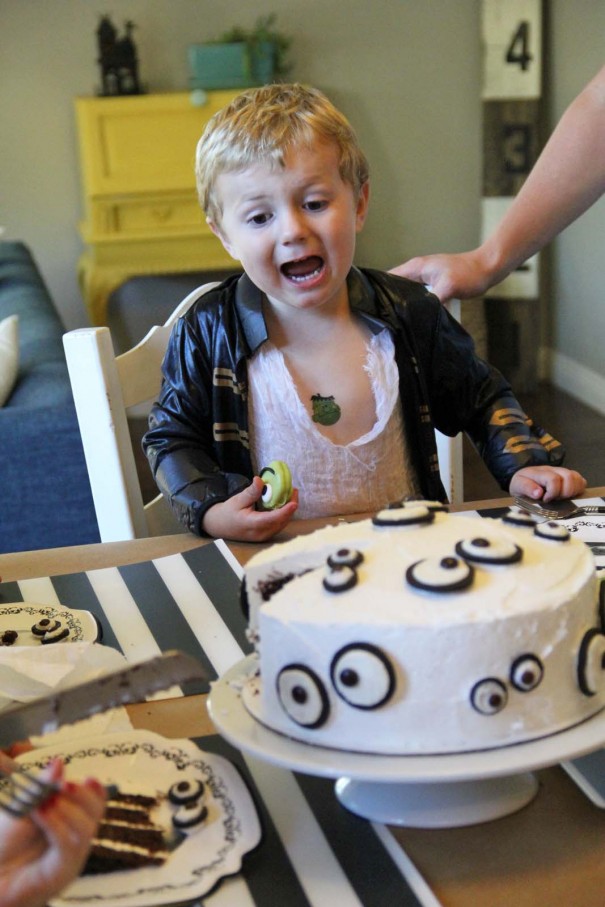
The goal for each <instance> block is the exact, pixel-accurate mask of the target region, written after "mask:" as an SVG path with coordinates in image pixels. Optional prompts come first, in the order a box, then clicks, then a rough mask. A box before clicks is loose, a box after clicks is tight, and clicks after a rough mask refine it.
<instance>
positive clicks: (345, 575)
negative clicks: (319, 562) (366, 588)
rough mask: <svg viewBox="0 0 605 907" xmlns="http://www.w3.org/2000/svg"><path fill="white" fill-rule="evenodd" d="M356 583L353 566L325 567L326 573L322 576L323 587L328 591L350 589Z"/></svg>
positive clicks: (355, 573)
mask: <svg viewBox="0 0 605 907" xmlns="http://www.w3.org/2000/svg"><path fill="white" fill-rule="evenodd" d="M356 583H357V572H356V571H355V570H354V569H353V567H346V566H342V567H340V566H338V567H330V566H328V567H327V568H326V574H325V576H324V578H323V585H324V589H327V590H328V592H346V591H347V589H352V588H353V586H355V585H356Z"/></svg>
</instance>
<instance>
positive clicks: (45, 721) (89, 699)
mask: <svg viewBox="0 0 605 907" xmlns="http://www.w3.org/2000/svg"><path fill="white" fill-rule="evenodd" d="M206 679H207V674H206V671H205V670H204V668H203V667H202V665H201V664H200V662H199V661H197V660H196V659H195V658H193V657H192V656H191V655H186V654H185V653H184V652H178V651H176V650H173V651H169V652H165V653H164V654H163V655H158V656H156V657H155V658H150V659H149V660H147V661H141V662H137V663H136V664H132V665H129V666H128V667H126V668H121V669H120V670H118V671H112V672H110V673H107V674H103V675H102V676H101V677H96V678H95V679H94V680H87V681H85V682H84V683H79V684H76V685H75V686H72V687H66V688H65V689H63V690H60V691H57V692H56V693H50V694H48V695H47V696H40V697H39V698H38V699H33V700H32V701H31V702H28V703H24V704H23V705H16V706H11V707H10V708H8V709H6V710H5V711H3V712H0V747H7V746H10V744H11V743H14V742H15V741H17V740H26V739H28V738H29V737H31V736H33V735H35V734H44V733H49V732H50V731H55V730H56V729H57V728H58V727H61V726H62V725H64V724H72V723H73V722H74V721H79V720H80V719H81V718H88V717H89V716H90V715H96V714H99V713H100V712H105V711H107V709H111V708H115V707H117V706H120V705H126V704H127V703H129V702H142V701H144V699H145V697H146V696H147V695H148V694H149V693H154V692H156V691H158V690H165V689H167V688H168V687H171V686H174V685H175V684H181V683H186V682H187V681H190V680H206Z"/></svg>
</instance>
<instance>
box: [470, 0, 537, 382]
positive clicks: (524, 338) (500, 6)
mask: <svg viewBox="0 0 605 907" xmlns="http://www.w3.org/2000/svg"><path fill="white" fill-rule="evenodd" d="M482 41H483V61H484V62H483V82H482V92H481V97H482V100H483V201H482V224H481V232H482V239H483V238H485V237H486V236H488V235H489V234H490V233H491V232H492V230H493V228H494V227H495V226H496V224H497V223H498V221H499V220H500V219H501V218H502V216H503V214H504V213H505V211H506V209H507V207H508V206H509V205H510V204H511V202H512V200H513V198H514V196H515V195H516V194H517V192H518V191H519V189H520V188H521V185H522V184H523V181H524V180H525V178H526V176H527V174H528V173H529V171H530V170H531V169H532V167H533V165H534V163H535V161H536V159H537V157H538V154H539V153H540V134H539V127H540V115H541V101H540V97H541V93H542V0H482ZM538 264H539V256H537V255H536V256H534V257H533V258H531V259H530V260H529V261H527V262H525V263H524V264H522V265H521V266H520V267H519V268H518V269H517V270H516V271H514V272H513V273H512V274H510V275H509V276H508V277H507V278H506V279H505V280H503V281H502V283H500V284H498V285H497V286H495V287H492V288H491V289H490V290H488V292H487V294H486V296H487V297H489V298H494V299H498V300H499V302H500V303H501V302H504V301H506V300H511V301H512V300H515V302H514V303H512V302H511V303H510V304H509V305H508V306H503V305H500V306H498V305H497V304H496V303H495V302H494V304H493V305H490V306H489V311H488V333H489V334H490V350H489V356H490V359H492V361H493V362H494V364H495V365H498V366H499V367H500V368H501V369H502V371H504V373H505V374H506V376H507V377H508V378H509V379H511V380H512V381H513V384H514V386H515V389H517V390H533V389H534V385H535V383H536V380H537V378H536V371H537V368H536V352H535V347H536V345H537V340H536V336H535V335H536V333H537V323H538V322H537V319H538V297H539V271H538ZM521 301H524V302H525V303H529V305H521ZM530 301H531V302H530ZM494 324H495V328H494ZM492 335H493V336H495V337H497V338H498V342H497V345H493V344H492V343H491V336H492ZM492 347H493V348H492Z"/></svg>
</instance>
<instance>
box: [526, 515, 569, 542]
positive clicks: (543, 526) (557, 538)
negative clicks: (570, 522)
mask: <svg viewBox="0 0 605 907" xmlns="http://www.w3.org/2000/svg"><path fill="white" fill-rule="evenodd" d="M534 535H538V536H540V538H541V539H551V540H552V541H553V542H567V541H569V539H570V538H571V534H570V532H569V529H568V528H567V526H562V525H561V523H557V522H556V520H550V522H548V523H538V525H537V526H536V528H535V529H534Z"/></svg>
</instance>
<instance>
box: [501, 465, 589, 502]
mask: <svg viewBox="0 0 605 907" xmlns="http://www.w3.org/2000/svg"><path fill="white" fill-rule="evenodd" d="M585 488H586V479H585V478H584V476H581V475H580V473H579V472H576V471H575V470H574V469H565V468H564V467H562V466H526V467H525V468H524V469H520V470H519V472H516V473H515V475H514V476H513V477H512V479H511V483H510V485H509V488H508V491H509V494H511V495H516V494H524V495H526V496H527V497H528V498H533V499H534V500H535V501H540V500H542V501H544V502H548V501H554V500H556V499H557V498H573V497H576V496H577V495H579V494H582V492H583V491H584V489H585Z"/></svg>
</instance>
